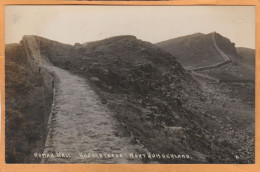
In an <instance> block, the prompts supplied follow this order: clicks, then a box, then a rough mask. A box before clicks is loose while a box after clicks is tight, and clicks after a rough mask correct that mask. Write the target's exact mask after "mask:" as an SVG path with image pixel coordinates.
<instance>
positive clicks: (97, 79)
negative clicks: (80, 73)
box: [90, 77, 100, 82]
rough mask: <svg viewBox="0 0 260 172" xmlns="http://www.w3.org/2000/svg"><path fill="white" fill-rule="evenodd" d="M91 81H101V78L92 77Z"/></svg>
mask: <svg viewBox="0 0 260 172" xmlns="http://www.w3.org/2000/svg"><path fill="white" fill-rule="evenodd" d="M90 81H92V82H100V79H99V78H98V77H91V78H90Z"/></svg>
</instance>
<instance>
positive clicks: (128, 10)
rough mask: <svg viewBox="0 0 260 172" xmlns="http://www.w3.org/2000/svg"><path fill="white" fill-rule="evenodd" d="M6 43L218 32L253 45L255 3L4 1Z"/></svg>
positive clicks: (163, 37) (240, 43)
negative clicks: (35, 3) (28, 37)
mask: <svg viewBox="0 0 260 172" xmlns="http://www.w3.org/2000/svg"><path fill="white" fill-rule="evenodd" d="M5 14H6V18H5V22H6V25H5V29H6V30H5V31H6V37H5V41H6V43H15V42H19V41H20V40H21V39H22V36H23V35H38V36H42V37H45V38H49V39H52V40H56V41H59V42H62V43H68V44H74V43H76V42H79V43H84V42H90V41H95V40H100V39H104V38H107V37H111V36H117V35H135V36H136V37H137V38H139V39H142V40H145V41H149V42H152V43H157V42H160V41H164V40H167V39H171V38H176V37H179V36H183V35H188V34H193V33H196V32H201V33H210V32H214V31H216V32H218V33H220V34H222V35H223V36H225V37H227V38H229V39H230V40H231V41H232V42H235V43H236V46H238V47H249V48H255V7H254V6H87V5H82V6H76V5H74V6H70V5H67V6H6V8H5Z"/></svg>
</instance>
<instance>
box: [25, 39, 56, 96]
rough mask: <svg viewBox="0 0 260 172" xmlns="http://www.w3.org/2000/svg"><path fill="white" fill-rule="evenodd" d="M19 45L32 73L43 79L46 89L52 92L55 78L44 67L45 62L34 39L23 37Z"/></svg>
mask: <svg viewBox="0 0 260 172" xmlns="http://www.w3.org/2000/svg"><path fill="white" fill-rule="evenodd" d="M21 44H22V45H23V47H24V50H25V53H26V59H27V61H28V63H29V66H30V68H31V69H32V71H33V72H35V73H36V74H40V75H41V76H42V77H43V80H44V84H45V86H46V88H47V89H48V90H49V91H51V92H53V87H54V82H55V76H54V74H53V73H52V72H51V71H50V70H49V69H48V68H46V67H45V66H44V64H45V61H46V60H45V57H44V56H42V55H41V52H40V48H39V46H38V43H37V40H36V38H35V37H34V36H24V37H23V39H22V41H21Z"/></svg>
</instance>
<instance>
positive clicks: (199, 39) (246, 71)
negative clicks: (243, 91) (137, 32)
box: [156, 32, 254, 80]
mask: <svg viewBox="0 0 260 172" xmlns="http://www.w3.org/2000/svg"><path fill="white" fill-rule="evenodd" d="M156 45H157V46H159V47H161V48H163V49H165V50H166V51H168V52H170V53H171V54H172V55H174V56H175V57H176V59H177V61H179V62H180V63H181V64H182V65H183V66H184V67H185V68H187V69H188V68H200V67H207V66H214V65H215V64H219V63H221V62H222V61H223V60H224V58H223V55H222V54H224V55H225V56H226V57H228V59H229V60H230V61H231V63H223V65H216V66H218V67H216V68H209V69H206V70H201V71H200V72H201V73H205V74H208V75H210V76H213V77H216V78H219V79H220V80H254V68H253V61H254V60H253V59H254V57H253V53H252V51H250V53H249V51H247V52H248V53H247V54H250V58H251V60H250V62H249V61H247V62H246V63H245V60H244V58H243V57H244V55H245V54H246V53H245V50H244V51H243V50H242V48H240V53H242V54H243V55H242V56H240V55H239V54H238V52H237V49H236V47H235V44H234V43H232V42H231V41H230V40H229V39H228V38H225V37H223V36H222V35H220V34H218V33H215V32H214V33H209V34H202V33H196V34H192V35H187V36H183V37H178V38H174V39H170V40H166V41H163V42H159V43H157V44H156ZM219 51H221V53H222V54H221V53H220V52H219ZM238 71H239V73H238Z"/></svg>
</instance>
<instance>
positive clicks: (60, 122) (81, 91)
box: [42, 67, 138, 163]
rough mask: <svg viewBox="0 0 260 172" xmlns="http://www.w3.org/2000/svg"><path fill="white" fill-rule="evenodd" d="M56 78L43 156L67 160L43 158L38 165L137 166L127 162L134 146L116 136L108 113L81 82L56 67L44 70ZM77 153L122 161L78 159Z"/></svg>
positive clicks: (114, 123) (84, 83) (105, 107)
mask: <svg viewBox="0 0 260 172" xmlns="http://www.w3.org/2000/svg"><path fill="white" fill-rule="evenodd" d="M48 69H49V70H51V71H53V72H54V73H55V75H56V77H57V80H58V81H57V82H56V83H55V89H56V93H55V97H54V106H53V109H52V110H53V111H52V115H51V118H50V125H49V134H48V136H47V140H46V145H45V150H44V153H45V154H51V153H53V154H54V155H55V154H56V153H64V154H69V157H63V158H60V157H54V158H53V157H52V158H43V159H42V163H138V162H133V161H131V160H129V159H128V156H129V153H133V152H134V149H135V147H134V146H133V145H131V143H130V140H129V139H127V138H122V137H120V136H116V134H115V133H116V130H115V126H116V125H117V123H116V121H115V120H114V119H113V117H112V112H110V110H109V109H108V108H107V106H106V105H105V104H102V103H101V101H100V99H99V97H98V96H97V95H96V94H95V92H93V90H92V89H91V87H90V86H89V84H88V83H86V81H85V79H83V78H81V77H79V76H76V75H73V74H71V73H69V72H68V71H66V70H63V69H60V68H58V67H48ZM79 153H85V154H88V153H94V154H98V153H102V154H105V153H107V154H120V153H121V154H122V155H123V158H120V157H119V158H118V157H114V158H103V159H102V158H97V157H96V158H95V157H91V158H82V157H80V156H79Z"/></svg>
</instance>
